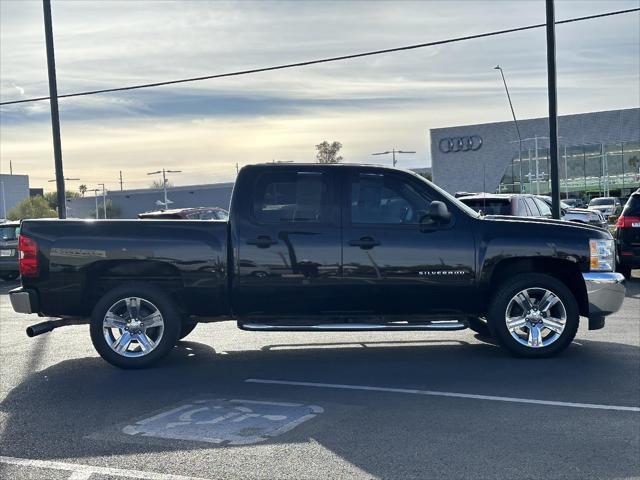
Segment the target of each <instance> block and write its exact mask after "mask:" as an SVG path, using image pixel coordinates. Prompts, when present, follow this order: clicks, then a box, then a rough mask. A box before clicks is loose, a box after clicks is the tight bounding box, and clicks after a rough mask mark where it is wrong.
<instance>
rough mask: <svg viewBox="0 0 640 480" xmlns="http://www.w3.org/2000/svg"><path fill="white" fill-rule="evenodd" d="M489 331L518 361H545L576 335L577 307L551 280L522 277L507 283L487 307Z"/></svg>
mask: <svg viewBox="0 0 640 480" xmlns="http://www.w3.org/2000/svg"><path fill="white" fill-rule="evenodd" d="M488 320H489V329H490V330H491V333H492V334H493V336H494V337H495V338H496V339H497V340H498V342H499V343H500V344H501V345H502V346H503V347H505V348H507V349H508V350H509V351H510V352H511V353H513V354H515V355H518V356H522V357H531V358H536V357H549V356H552V355H555V354H557V353H558V352H560V351H562V350H564V349H565V348H567V346H569V344H570V343H571V342H572V341H573V339H574V337H575V335H576V332H577V331H578V323H579V313H578V304H577V302H576V299H575V297H574V296H573V293H571V290H569V288H568V287H567V286H566V285H565V284H564V283H562V282H561V281H559V280H557V279H556V278H554V277H551V276H549V275H544V274H540V273H526V274H521V275H518V276H516V277H514V278H511V279H509V281H508V282H505V283H503V284H502V285H501V286H500V287H499V288H498V290H497V292H496V293H495V295H494V297H493V299H492V300H491V304H490V306H489V316H488Z"/></svg>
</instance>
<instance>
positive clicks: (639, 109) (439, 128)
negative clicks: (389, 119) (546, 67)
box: [429, 107, 640, 132]
mask: <svg viewBox="0 0 640 480" xmlns="http://www.w3.org/2000/svg"><path fill="white" fill-rule="evenodd" d="M632 110H638V112H639V113H640V107H630V108H616V109H613V110H600V111H597V112H578V113H568V114H566V115H558V118H567V117H577V116H581V115H592V114H600V113H611V112H627V111H632ZM548 118H549V117H533V118H519V119H518V122H532V121H535V120H547V119H548ZM502 123H504V124H513V120H500V121H498V122H483V123H469V124H465V125H448V126H446V127H438V128H430V129H429V131H430V132H436V131H438V130H446V129H449V128H462V127H480V126H484V125H499V124H502Z"/></svg>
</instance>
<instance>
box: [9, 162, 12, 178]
mask: <svg viewBox="0 0 640 480" xmlns="http://www.w3.org/2000/svg"><path fill="white" fill-rule="evenodd" d="M9 175H13V163H11V160H9Z"/></svg>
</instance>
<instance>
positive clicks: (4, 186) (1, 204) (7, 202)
mask: <svg viewBox="0 0 640 480" xmlns="http://www.w3.org/2000/svg"><path fill="white" fill-rule="evenodd" d="M25 198H29V176H28V175H8V174H0V219H2V220H4V219H5V218H7V212H8V211H9V210H11V209H12V208H13V207H15V206H16V205H17V204H19V203H20V202H21V201H23V200H24V199H25Z"/></svg>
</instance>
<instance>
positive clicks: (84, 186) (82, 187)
mask: <svg viewBox="0 0 640 480" xmlns="http://www.w3.org/2000/svg"><path fill="white" fill-rule="evenodd" d="M78 190H80V195H82V196H83V197H84V194H85V193H87V186H86V185H84V184H82V185H80V186H79V187H78Z"/></svg>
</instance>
